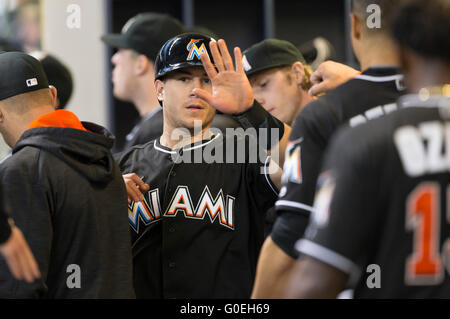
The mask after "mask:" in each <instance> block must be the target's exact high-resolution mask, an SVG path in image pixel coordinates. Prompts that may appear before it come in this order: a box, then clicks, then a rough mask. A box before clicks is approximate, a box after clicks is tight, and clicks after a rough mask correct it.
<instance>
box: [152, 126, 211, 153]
mask: <svg viewBox="0 0 450 319" xmlns="http://www.w3.org/2000/svg"><path fill="white" fill-rule="evenodd" d="M212 135H213V134H212V132H211V130H210V125H209V126H207V127H205V128H203V129H201V130H194V129H193V130H189V129H186V128H182V129H178V128H174V129H171V128H167V129H166V127H165V128H164V131H163V134H162V136H161V138H160V140H159V142H160V143H161V145H162V146H165V147H168V148H170V149H172V150H173V149H179V148H182V147H184V146H186V145H190V144H193V143H197V142H201V141H203V140H207V139H210V138H211V136H212Z"/></svg>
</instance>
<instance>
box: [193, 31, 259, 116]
mask: <svg viewBox="0 0 450 319" xmlns="http://www.w3.org/2000/svg"><path fill="white" fill-rule="evenodd" d="M209 46H210V49H211V54H212V56H213V60H214V64H215V67H214V65H213V64H212V63H211V61H210V60H209V58H208V56H207V55H206V54H202V56H201V60H202V63H203V67H204V68H205V71H206V73H207V74H208V76H209V78H210V80H211V84H212V93H209V92H207V91H205V90H203V89H195V90H194V93H195V94H196V95H197V96H198V97H200V98H201V99H203V100H205V101H206V102H208V104H210V105H211V106H212V107H214V108H215V109H217V110H219V111H221V112H223V113H226V114H236V113H241V112H244V111H246V110H247V109H249V108H250V107H251V106H252V104H253V99H254V98H253V90H252V87H251V85H250V82H249V81H248V78H247V75H246V74H245V71H244V67H243V65H242V53H241V50H240V49H239V48H237V47H236V48H235V49H234V56H235V64H236V69H235V68H234V65H233V60H232V59H231V56H230V53H229V52H228V48H227V45H226V43H225V41H224V40H222V39H221V40H219V41H218V42H215V41H211V43H210V45H209ZM219 49H220V52H219ZM216 68H217V70H216Z"/></svg>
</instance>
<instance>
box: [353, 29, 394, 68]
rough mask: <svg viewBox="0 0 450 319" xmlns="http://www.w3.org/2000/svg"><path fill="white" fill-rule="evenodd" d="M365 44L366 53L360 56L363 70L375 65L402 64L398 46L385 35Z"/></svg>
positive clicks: (364, 50)
mask: <svg viewBox="0 0 450 319" xmlns="http://www.w3.org/2000/svg"><path fill="white" fill-rule="evenodd" d="M363 45H364V48H363V50H362V51H363V52H364V54H361V56H360V57H359V62H360V65H361V70H362V71H364V70H367V69H368V68H371V67H374V66H388V65H391V66H399V65H400V57H399V53H398V48H397V46H396V45H395V44H394V43H393V42H392V41H391V40H389V39H387V38H384V37H383V38H380V39H376V40H373V41H370V42H367V43H366V44H363Z"/></svg>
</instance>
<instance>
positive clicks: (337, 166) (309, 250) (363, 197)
mask: <svg viewBox="0 0 450 319" xmlns="http://www.w3.org/2000/svg"><path fill="white" fill-rule="evenodd" d="M363 133H364V131H361V130H359V129H354V130H353V131H345V132H343V133H342V134H339V136H338V137H337V138H336V140H335V141H334V142H333V143H332V145H331V147H330V150H329V152H327V155H326V159H325V165H324V170H323V172H322V173H321V175H320V177H319V179H318V192H317V195H316V198H315V201H314V212H313V214H312V215H311V219H310V224H309V226H308V228H307V229H306V232H305V237H304V238H303V239H300V240H299V241H298V242H297V244H296V248H297V250H298V251H299V252H300V253H302V254H306V255H309V256H311V257H313V258H316V259H318V260H320V261H322V262H324V263H326V264H329V265H331V266H333V267H335V268H337V269H339V270H341V271H342V272H344V273H347V274H349V275H354V274H357V273H358V272H360V271H361V267H362V265H363V264H364V263H365V260H366V259H367V253H368V248H367V247H369V245H370V244H371V241H372V240H373V239H374V238H375V237H376V233H377V210H376V208H375V206H376V205H375V203H374V202H373V196H374V194H376V192H377V191H378V190H379V188H378V187H380V186H379V185H378V184H379V182H378V179H377V176H376V173H374V169H375V168H376V163H377V162H379V161H381V159H378V160H377V159H376V154H377V153H376V152H375V149H374V147H373V146H372V147H371V146H370V145H368V144H367V140H365V139H364V136H367V135H365V134H363ZM378 154H379V151H378ZM378 213H379V212H378ZM378 215H379V214H378Z"/></svg>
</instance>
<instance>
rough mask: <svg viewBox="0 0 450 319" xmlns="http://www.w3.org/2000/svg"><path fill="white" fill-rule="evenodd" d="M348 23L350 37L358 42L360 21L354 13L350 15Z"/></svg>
mask: <svg viewBox="0 0 450 319" xmlns="http://www.w3.org/2000/svg"><path fill="white" fill-rule="evenodd" d="M350 22H351V35H352V38H353V39H355V40H359V39H360V38H361V28H362V25H361V20H360V19H359V18H358V17H357V16H356V14H354V13H350Z"/></svg>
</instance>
